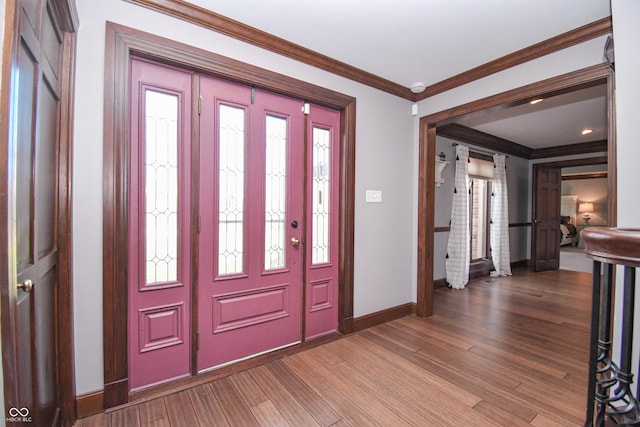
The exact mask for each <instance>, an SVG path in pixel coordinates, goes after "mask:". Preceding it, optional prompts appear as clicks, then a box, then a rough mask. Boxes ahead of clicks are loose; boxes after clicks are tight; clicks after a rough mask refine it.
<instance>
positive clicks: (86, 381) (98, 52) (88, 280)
mask: <svg viewBox="0 0 640 427" xmlns="http://www.w3.org/2000/svg"><path fill="white" fill-rule="evenodd" d="M78 11H79V15H80V30H79V34H78V51H77V52H78V58H77V59H78V64H77V71H76V75H77V80H76V103H75V107H76V111H75V114H76V116H75V129H74V131H75V145H74V166H73V167H74V181H73V186H74V200H73V207H74V211H73V223H74V228H73V236H74V241H73V245H74V254H73V268H74V270H73V280H74V323H75V324H74V328H75V331H74V339H75V363H76V387H77V393H78V394H83V393H87V392H91V391H94V390H97V389H101V388H102V387H103V371H102V367H103V360H102V352H103V347H102V169H103V168H102V124H103V122H102V120H103V114H102V113H103V111H102V110H103V74H104V44H105V21H107V20H108V21H112V22H115V23H118V24H122V25H127V26H130V27H136V28H139V29H141V30H143V31H147V32H150V33H154V34H158V35H161V36H164V37H167V38H170V39H173V40H177V41H179V42H182V43H186V44H189V45H192V46H197V47H199V48H202V49H206V50H209V51H212V52H215V53H218V54H221V55H225V56H228V57H232V58H235V59H238V60H240V61H244V62H248V63H251V64H253V65H257V66H260V67H263V68H267V69H269V70H273V71H276V72H278V73H282V74H285V75H288V76H292V77H295V78H298V79H301V80H306V81H309V82H311V83H314V84H317V85H320V86H323V87H326V88H329V89H332V90H335V91H339V92H342V93H345V94H348V95H351V96H354V97H356V98H357V117H356V126H357V128H356V141H357V142H356V153H357V154H356V203H355V267H354V268H355V271H354V274H355V289H354V292H355V295H354V300H355V307H354V311H355V313H354V314H355V316H356V317H359V316H362V315H365V314H368V313H372V312H375V311H378V310H382V309H385V308H388V307H393V306H396V305H400V304H405V303H407V302H410V301H412V300H413V299H414V298H415V297H414V295H415V292H412V289H413V288H414V287H415V286H414V285H413V284H414V282H415V279H414V277H415V273H414V271H415V259H416V258H415V256H414V246H415V232H414V228H415V227H414V223H415V215H414V206H415V204H414V203H413V198H414V193H415V191H414V189H413V187H412V181H413V175H412V170H411V168H409V167H407V165H410V164H411V163H412V162H413V158H412V156H413V127H412V123H413V121H414V118H413V117H412V116H411V114H410V103H409V102H408V101H406V100H402V99H399V98H397V97H394V96H391V95H388V94H386V93H383V92H380V91H378V90H375V89H371V88H369V87H366V86H364V85H361V84H358V83H355V82H352V81H350V80H347V79H344V78H341V77H338V76H335V75H332V74H330V73H327V72H324V71H321V70H318V69H315V68H313V67H310V66H307V65H304V64H301V63H298V62H295V61H293V60H290V59H287V58H283V57H281V56H278V55H276V54H273V53H270V52H267V51H264V50H261V49H259V48H256V47H254V46H250V45H247V44H245V43H242V42H239V41H237V40H233V39H230V38H227V37H224V36H222V35H219V34H217V33H214V32H211V31H207V30H205V29H203V28H200V27H196V26H192V25H189V24H187V23H184V22H181V21H179V20H176V19H172V18H170V17H167V16H164V15H162V14H158V13H155V12H152V11H150V10H148V9H145V8H142V7H138V6H135V5H132V4H129V3H126V2H123V1H120V0H103V1H99V2H97V1H95V0H79V1H78ZM365 190H381V191H382V192H383V196H382V197H383V203H381V204H365V203H364V193H365Z"/></svg>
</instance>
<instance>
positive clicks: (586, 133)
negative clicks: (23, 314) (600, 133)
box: [582, 129, 593, 135]
mask: <svg viewBox="0 0 640 427" xmlns="http://www.w3.org/2000/svg"><path fill="white" fill-rule="evenodd" d="M591 132H593V129H585V130H583V131H582V134H583V135H589V134H590V133H591Z"/></svg>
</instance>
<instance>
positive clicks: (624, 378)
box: [608, 267, 640, 426]
mask: <svg viewBox="0 0 640 427" xmlns="http://www.w3.org/2000/svg"><path fill="white" fill-rule="evenodd" d="M635 280H636V270H635V268H634V267H625V268H624V296H623V298H624V299H623V302H622V347H621V349H620V351H621V355H620V369H619V371H618V373H617V375H616V379H617V381H618V388H617V389H616V391H615V393H614V396H612V397H610V399H609V406H610V409H609V412H608V413H609V415H610V416H611V418H612V419H613V421H614V422H615V423H616V424H618V425H628V426H631V425H637V424H638V423H639V422H640V412H639V410H638V401H637V400H636V398H635V396H634V395H633V393H631V389H630V386H631V383H632V382H633V373H632V372H631V353H632V351H633V317H634V316H633V314H634V313H633V310H634V306H635V304H634V303H635V301H634V299H635Z"/></svg>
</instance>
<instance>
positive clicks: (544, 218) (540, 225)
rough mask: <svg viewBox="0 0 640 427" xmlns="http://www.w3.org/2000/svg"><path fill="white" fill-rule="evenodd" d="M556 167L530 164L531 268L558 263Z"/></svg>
mask: <svg viewBox="0 0 640 427" xmlns="http://www.w3.org/2000/svg"><path fill="white" fill-rule="evenodd" d="M561 179H562V177H561V171H560V168H559V167H552V166H543V165H534V168H533V192H534V199H533V250H532V259H533V268H534V270H535V271H545V270H555V269H558V268H559V266H560V192H561V183H562V182H561Z"/></svg>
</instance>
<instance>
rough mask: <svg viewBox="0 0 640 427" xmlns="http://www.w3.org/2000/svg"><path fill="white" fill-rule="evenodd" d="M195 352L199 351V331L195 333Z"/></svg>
mask: <svg viewBox="0 0 640 427" xmlns="http://www.w3.org/2000/svg"><path fill="white" fill-rule="evenodd" d="M196 350H200V331H198V332H196Z"/></svg>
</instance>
